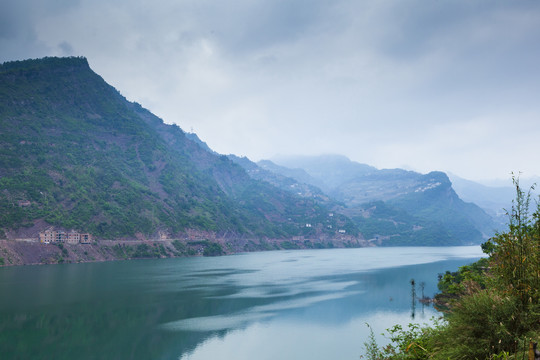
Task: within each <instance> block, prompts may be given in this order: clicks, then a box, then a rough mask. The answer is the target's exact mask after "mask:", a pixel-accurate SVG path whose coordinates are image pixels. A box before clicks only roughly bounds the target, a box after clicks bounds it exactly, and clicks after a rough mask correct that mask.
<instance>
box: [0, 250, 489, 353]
mask: <svg viewBox="0 0 540 360" xmlns="http://www.w3.org/2000/svg"><path fill="white" fill-rule="evenodd" d="M480 255H481V252H480V249H479V248H384V249H350V250H318V251H291V252H269V253H256V254H245V255H237V256H228V257H222V258H192V259H167V260H149V261H129V262H116V263H99V264H73V265H69V264H66V265H55V266H37V267H19V268H2V269H0V294H2V296H0V351H1V353H2V358H6V359H12V358H17V359H40V358H42V359H51V358H54V359H71V358H74V357H77V358H78V359H96V358H118V359H179V358H181V359H215V358H221V359H227V358H231V359H232V358H234V359H239V360H242V359H266V358H268V359H269V358H273V359H275V358H279V359H298V358H310V360H316V359H329V358H341V359H346V358H351V359H352V358H354V359H357V358H358V356H359V355H360V354H361V352H362V342H363V340H364V339H366V338H367V335H368V329H367V327H366V325H365V323H366V322H367V323H369V324H370V325H371V326H372V327H373V328H374V331H375V333H376V334H379V333H381V332H382V331H384V330H385V329H386V328H388V327H391V326H392V325H393V324H396V323H401V324H406V323H408V322H410V321H411V285H410V280H411V279H415V281H416V284H420V283H422V282H423V283H424V288H423V291H424V292H425V294H426V295H428V296H432V295H433V294H434V293H435V291H436V281H437V274H438V273H441V272H444V271H446V270H454V269H456V268H457V267H458V266H460V265H463V264H466V263H469V262H471V261H472V260H474V259H475V258H478V257H479V256H480ZM414 307H415V308H414V313H415V314H414V315H415V320H417V321H421V322H423V321H429V319H430V317H431V316H432V315H435V314H436V313H435V311H434V310H433V309H432V308H429V307H424V306H422V311H421V312H420V314H419V313H418V312H419V311H416V310H417V309H420V305H419V304H418V303H417V302H416V301H415V302H414ZM381 340H383V339H381ZM231 354H234V356H233V355H231Z"/></svg>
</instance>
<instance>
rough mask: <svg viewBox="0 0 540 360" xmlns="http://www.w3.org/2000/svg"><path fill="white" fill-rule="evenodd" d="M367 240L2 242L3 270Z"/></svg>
mask: <svg viewBox="0 0 540 360" xmlns="http://www.w3.org/2000/svg"><path fill="white" fill-rule="evenodd" d="M370 246H374V245H373V244H372V243H370V242H369V241H366V240H355V241H350V239H347V240H344V239H339V238H337V239H336V238H332V239H324V240H318V239H317V240H315V239H313V240H309V239H305V240H304V239H303V240H294V239H237V238H236V239H212V240H208V239H200V240H189V239H174V240H172V239H167V240H96V241H93V242H92V243H90V244H66V243H64V244H62V243H56V244H54V243H51V244H43V243H40V242H39V241H36V240H32V239H17V240H0V267H4V266H6V267H7V266H22V265H48V264H66V263H68V264H69V263H88V262H103V261H117V260H131V259H158V258H177V257H178V258H180V257H196V256H220V255H231V254H236V253H242V252H256V251H270V250H300V249H331V248H361V247H370Z"/></svg>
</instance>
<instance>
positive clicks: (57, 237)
mask: <svg viewBox="0 0 540 360" xmlns="http://www.w3.org/2000/svg"><path fill="white" fill-rule="evenodd" d="M39 242H40V243H43V244H50V243H55V244H63V243H66V244H90V243H91V242H92V235H91V234H88V233H79V232H77V231H75V230H71V231H64V230H54V229H53V228H49V229H47V230H44V231H41V232H40V233H39Z"/></svg>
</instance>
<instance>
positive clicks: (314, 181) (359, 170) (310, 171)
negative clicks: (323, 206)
mask: <svg viewBox="0 0 540 360" xmlns="http://www.w3.org/2000/svg"><path fill="white" fill-rule="evenodd" d="M271 160H272V162H273V163H275V164H277V165H281V166H282V167H285V168H289V170H286V171H290V169H294V170H295V171H296V172H297V174H296V175H295V174H294V173H284V175H286V176H291V177H294V178H295V179H297V180H299V181H301V182H302V181H307V183H308V184H311V185H314V186H317V187H319V188H321V189H322V190H324V191H325V192H330V191H331V190H332V189H335V188H336V187H338V186H340V185H342V184H343V183H345V182H347V181H350V180H353V179H355V178H357V177H359V176H363V175H367V174H370V173H372V172H375V171H376V170H377V169H376V168H374V167H372V166H369V165H366V164H360V163H357V162H354V161H351V160H349V158H347V157H346V156H343V155H333V154H328V155H319V156H283V155H281V156H276V157H274V158H273V159H271ZM302 170H303V171H302ZM273 171H277V172H282V171H284V170H283V169H281V170H280V169H279V168H274V169H273ZM302 173H306V174H307V175H309V177H302V178H297V176H298V174H302ZM302 176H303V175H302Z"/></svg>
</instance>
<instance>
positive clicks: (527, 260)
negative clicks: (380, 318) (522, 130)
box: [365, 179, 540, 360]
mask: <svg viewBox="0 0 540 360" xmlns="http://www.w3.org/2000/svg"><path fill="white" fill-rule="evenodd" d="M514 185H515V187H516V191H517V193H516V199H515V200H514V203H513V206H512V209H511V210H510V212H509V214H508V215H509V225H508V229H507V231H506V232H504V233H500V234H496V235H495V236H494V237H493V238H491V239H490V240H489V241H488V242H486V243H485V244H484V245H483V246H482V249H483V251H484V252H485V253H486V254H487V255H488V256H489V258H487V259H482V260H480V261H479V262H477V263H475V264H472V265H470V266H464V267H462V268H460V270H459V271H457V272H455V273H450V272H447V273H446V274H444V275H441V276H440V282H439V289H440V290H441V291H442V293H441V294H440V295H438V296H437V303H438V304H439V306H441V308H442V309H443V310H444V311H445V316H444V318H442V319H440V320H439V321H436V322H435V324H434V325H433V326H424V327H422V326H418V325H410V326H409V328H407V329H405V328H403V327H401V326H399V325H397V326H394V327H393V328H391V329H389V330H388V334H387V335H386V336H387V337H388V338H389V340H390V341H391V343H390V344H389V345H387V346H385V347H382V348H381V347H379V346H378V345H377V343H376V342H375V338H374V337H373V336H372V337H370V339H368V341H367V342H366V343H365V349H366V358H367V359H370V360H382V359H479V360H480V359H527V358H528V357H529V346H530V344H531V343H533V342H539V341H540V291H539V289H540V204H539V203H537V204H536V211H534V213H533V214H532V215H530V213H529V205H530V200H531V193H530V191H529V192H525V191H523V190H522V189H521V187H520V186H519V180H518V179H514Z"/></svg>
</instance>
